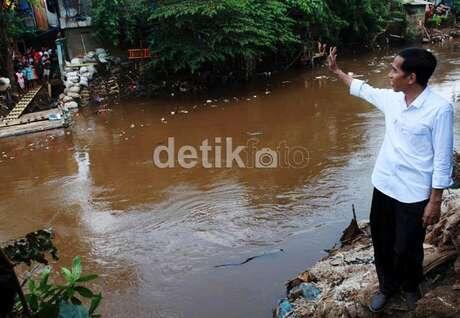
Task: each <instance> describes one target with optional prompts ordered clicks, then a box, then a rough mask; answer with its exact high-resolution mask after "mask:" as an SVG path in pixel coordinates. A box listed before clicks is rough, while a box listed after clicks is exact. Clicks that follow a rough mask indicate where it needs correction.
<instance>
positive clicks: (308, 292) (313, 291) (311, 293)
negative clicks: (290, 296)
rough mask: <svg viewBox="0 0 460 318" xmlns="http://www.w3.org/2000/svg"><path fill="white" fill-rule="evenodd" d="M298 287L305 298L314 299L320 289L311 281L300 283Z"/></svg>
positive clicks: (319, 292)
mask: <svg viewBox="0 0 460 318" xmlns="http://www.w3.org/2000/svg"><path fill="white" fill-rule="evenodd" d="M300 289H301V290H302V295H303V297H305V299H307V300H316V299H317V298H318V297H319V295H320V294H321V289H319V288H318V287H316V286H315V285H314V284H312V283H302V284H300Z"/></svg>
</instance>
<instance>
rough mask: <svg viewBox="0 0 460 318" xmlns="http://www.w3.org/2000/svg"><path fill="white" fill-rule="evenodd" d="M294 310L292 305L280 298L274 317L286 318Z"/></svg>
mask: <svg viewBox="0 0 460 318" xmlns="http://www.w3.org/2000/svg"><path fill="white" fill-rule="evenodd" d="M293 312H294V307H293V306H292V305H291V303H290V302H289V301H288V300H287V299H286V298H284V299H281V300H280V301H279V303H278V308H277V309H276V318H287V317H289V316H290V315H291V314H292V313H293Z"/></svg>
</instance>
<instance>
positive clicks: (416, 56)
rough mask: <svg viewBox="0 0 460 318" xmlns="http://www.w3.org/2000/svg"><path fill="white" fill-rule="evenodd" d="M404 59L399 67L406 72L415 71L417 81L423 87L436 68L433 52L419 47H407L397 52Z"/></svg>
mask: <svg viewBox="0 0 460 318" xmlns="http://www.w3.org/2000/svg"><path fill="white" fill-rule="evenodd" d="M398 55H399V56H401V57H402V58H403V59H404V62H403V63H402V65H401V69H402V70H403V71H404V72H405V73H406V74H407V75H409V74H411V73H415V75H416V76H417V83H418V84H420V85H421V86H423V87H425V86H427V85H428V80H429V79H430V77H431V75H433V72H434V70H435V68H436V65H437V61H436V57H434V55H433V53H431V52H430V51H428V50H425V49H420V48H416V47H414V48H409V49H405V50H402V51H401V52H399V54H398Z"/></svg>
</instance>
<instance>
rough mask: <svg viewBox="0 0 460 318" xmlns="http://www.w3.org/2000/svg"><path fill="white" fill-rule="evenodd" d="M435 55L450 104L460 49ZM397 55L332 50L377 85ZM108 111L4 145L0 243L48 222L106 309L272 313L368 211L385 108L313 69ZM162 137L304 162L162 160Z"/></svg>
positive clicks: (89, 111) (64, 256)
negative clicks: (290, 285) (165, 164)
mask: <svg viewBox="0 0 460 318" xmlns="http://www.w3.org/2000/svg"><path fill="white" fill-rule="evenodd" d="M431 49H432V50H433V51H434V52H435V53H436V54H437V56H438V57H439V59H440V66H439V68H438V69H437V71H436V73H435V76H434V79H433V81H432V85H433V87H434V89H435V90H436V91H438V92H439V93H441V94H442V95H443V96H445V97H446V98H448V99H449V100H451V101H452V102H456V101H457V99H458V98H460V44H459V43H457V42H453V43H450V44H445V45H443V46H442V45H439V46H432V47H431ZM395 52H396V50H390V51H385V52H381V53H377V54H372V55H371V54H368V55H360V56H358V57H343V58H340V57H339V59H340V64H341V65H342V67H343V68H344V70H346V71H353V72H354V73H356V74H358V75H359V76H362V78H366V79H369V81H370V83H372V84H375V85H377V86H381V87H388V81H387V78H386V74H387V72H388V70H389V68H388V65H389V63H390V62H391V60H392V55H393V54H394V53H395ZM455 106H456V108H458V103H456V104H455ZM110 107H111V111H109V112H104V113H99V114H96V112H95V109H94V108H86V109H82V110H80V112H79V113H78V114H76V116H75V122H74V124H73V125H72V127H71V128H69V129H67V130H56V131H48V132H44V133H38V134H33V135H27V136H21V137H16V138H8V139H2V140H0V155H1V157H0V176H1V187H0V240H7V239H12V238H16V237H18V236H21V235H23V234H25V233H27V232H30V231H34V230H36V229H39V228H43V227H47V226H52V227H53V228H54V229H55V231H56V240H55V243H56V245H57V247H58V249H59V251H60V255H61V259H60V261H59V262H57V263H55V264H54V266H59V265H65V264H69V263H70V261H71V259H72V257H73V256H74V255H81V256H82V258H83V260H84V266H85V270H86V271H88V272H96V273H99V274H100V279H99V280H98V282H97V286H96V288H98V289H100V290H101V291H102V292H103V296H104V299H103V303H102V305H101V308H100V311H101V313H102V314H103V316H104V317H168V318H169V317H221V318H230V317H252V318H254V317H270V316H271V310H272V308H273V307H274V306H275V305H276V302H277V300H278V299H279V298H280V297H282V296H283V295H284V282H285V281H286V280H288V279H289V278H291V277H292V276H294V275H296V274H297V273H298V272H300V271H303V270H304V269H305V268H306V267H307V266H310V265H312V264H313V263H314V262H315V261H316V260H318V259H319V258H321V257H322V256H324V255H325V252H323V250H324V249H326V248H330V247H331V246H332V245H333V244H334V243H336V242H337V241H338V238H339V237H340V233H341V231H342V230H343V228H344V227H345V226H346V225H347V224H348V222H349V221H350V218H351V215H352V213H351V205H352V204H355V206H356V208H357V213H358V215H359V217H360V218H367V217H368V210H369V206H370V198H371V192H372V187H371V182H370V175H371V171H372V167H373V163H374V160H375V157H376V154H377V151H378V149H379V147H380V143H381V141H382V138H383V132H384V122H383V116H382V114H381V113H379V112H378V111H377V110H376V109H374V108H372V107H371V106H368V105H367V104H366V103H364V102H361V101H359V100H358V99H356V98H353V97H350V96H349V95H348V91H347V89H346V87H345V86H344V85H343V84H342V83H340V82H338V81H336V80H335V79H334V78H333V77H330V74H329V73H328V72H327V71H326V69H325V68H317V69H315V70H313V71H311V70H305V71H295V72H289V73H284V74H274V75H273V76H272V77H271V78H270V79H265V78H260V80H259V81H258V82H257V83H255V84H254V85H248V86H247V87H245V88H239V89H233V90H232V89H226V90H222V91H219V92H215V93H214V94H210V95H207V96H201V97H196V98H193V99H192V98H182V97H170V98H167V99H155V100H148V101H125V102H121V103H120V104H118V105H112V106H110ZM171 112H173V113H174V115H173V114H172V113H171ZM162 118H163V120H162ZM459 120H460V119H459V118H457V120H456V127H459V126H458V125H459ZM168 137H174V142H175V146H176V148H179V147H181V146H184V145H189V146H191V147H195V148H196V149H198V148H199V146H200V145H201V143H202V141H203V140H205V139H208V140H209V141H210V144H211V145H212V146H216V142H215V140H216V139H215V138H219V137H220V138H221V140H222V141H223V140H227V139H226V138H232V143H233V145H234V146H238V145H246V144H247V143H248V140H254V139H256V140H257V142H258V144H257V149H262V148H267V147H269V148H270V149H275V148H276V147H277V145H280V144H282V143H284V144H285V145H287V146H288V147H289V149H291V150H292V149H295V148H296V147H297V148H298V147H303V148H302V149H304V151H307V153H308V158H303V159H307V162H306V163H307V164H305V165H302V166H301V167H277V168H261V167H259V168H255V167H253V168H247V167H246V168H245V167H238V166H237V165H233V166H232V167H231V168H219V167H216V166H215V165H213V168H206V167H204V166H203V165H202V164H201V163H200V164H198V165H196V166H195V167H194V168H191V169H186V168H183V167H181V166H178V165H175V167H172V168H159V167H158V166H155V165H154V163H153V153H154V149H155V148H156V147H158V146H167V144H168ZM456 137H458V133H456ZM456 140H457V141H456V145H457V146H458V140H459V138H456ZM222 144H223V143H222ZM222 148H223V149H225V145H224V146H222ZM176 152H177V149H176ZM164 157H165V153H164V152H163V154H162V156H161V158H162V160H165V158H164ZM219 159H221V158H219V157H218V156H217V155H216V154H215V153H213V154H211V156H210V158H209V161H210V162H211V163H216V162H217V161H219ZM223 166H225V164H224V165H223ZM280 249H282V250H283V251H280ZM257 255H264V256H262V257H256V258H254V259H251V260H250V261H248V262H246V263H245V264H242V265H235V266H224V267H215V266H216V265H221V264H237V263H241V262H243V261H245V260H246V259H248V258H250V257H253V256H257Z"/></svg>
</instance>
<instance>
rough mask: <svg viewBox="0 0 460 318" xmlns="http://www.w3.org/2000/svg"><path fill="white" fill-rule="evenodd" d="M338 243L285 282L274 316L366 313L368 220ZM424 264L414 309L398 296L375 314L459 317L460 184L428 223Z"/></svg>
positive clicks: (370, 284) (371, 275)
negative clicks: (438, 215)
mask: <svg viewBox="0 0 460 318" xmlns="http://www.w3.org/2000/svg"><path fill="white" fill-rule="evenodd" d="M344 237H346V240H345V242H344V240H342V243H343V245H342V247H340V248H337V249H333V250H332V251H330V253H329V255H327V256H326V257H324V258H323V259H322V260H320V261H319V262H318V263H316V264H315V265H314V266H313V267H311V268H309V269H308V270H306V271H305V272H303V273H301V274H300V275H298V276H297V277H296V278H294V279H293V280H291V281H289V282H288V283H287V284H286V286H287V299H284V300H282V301H281V302H280V304H279V306H278V307H277V309H276V310H275V315H274V316H275V317H279V318H281V317H331V318H332V317H370V316H371V315H372V313H371V312H370V311H369V310H368V308H367V305H368V304H369V302H370V298H371V297H372V295H373V294H374V293H375V292H376V291H377V288H378V281H377V275H376V273H375V268H374V256H373V248H372V242H371V237H370V228H369V223H368V222H367V221H363V222H360V223H359V224H358V223H355V222H353V221H352V223H351V225H350V226H349V227H348V228H347V230H346V231H345V232H344V236H343V237H342V239H344ZM424 250H425V260H424V264H423V268H424V273H425V280H424V282H423V283H422V285H421V290H422V293H423V297H422V298H421V299H420V300H419V302H418V305H417V308H416V310H415V312H410V311H408V309H407V307H406V305H405V302H404V299H403V298H402V296H401V295H397V297H394V298H393V299H392V300H391V302H390V303H389V304H388V305H387V306H386V308H385V310H384V311H383V313H382V314H381V316H380V317H413V316H414V315H415V316H416V317H427V318H428V317H458V316H459V315H460V189H456V190H449V191H446V195H445V196H444V198H443V204H442V212H441V219H440V221H439V222H438V223H437V224H435V225H434V226H430V227H429V228H428V232H427V236H426V240H425V244H424Z"/></svg>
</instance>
